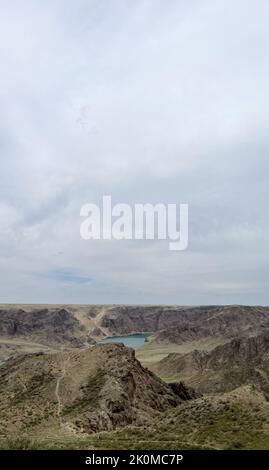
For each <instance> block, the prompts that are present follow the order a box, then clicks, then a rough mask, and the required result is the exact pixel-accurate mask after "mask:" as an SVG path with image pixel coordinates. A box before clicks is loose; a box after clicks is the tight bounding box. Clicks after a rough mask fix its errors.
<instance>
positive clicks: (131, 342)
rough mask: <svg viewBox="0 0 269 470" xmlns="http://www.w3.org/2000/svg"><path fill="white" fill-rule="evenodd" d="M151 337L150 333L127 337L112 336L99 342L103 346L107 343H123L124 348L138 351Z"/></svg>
mask: <svg viewBox="0 0 269 470" xmlns="http://www.w3.org/2000/svg"><path fill="white" fill-rule="evenodd" d="M148 336H150V333H137V334H135V335H126V336H110V337H108V338H104V339H102V340H101V341H99V342H100V343H102V344H106V343H123V344H124V346H128V347H130V348H134V349H138V348H140V347H141V346H143V344H144V343H145V341H146V338H147V337H148Z"/></svg>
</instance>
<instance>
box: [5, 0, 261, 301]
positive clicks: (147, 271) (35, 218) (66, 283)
mask: <svg viewBox="0 0 269 470" xmlns="http://www.w3.org/2000/svg"><path fill="white" fill-rule="evenodd" d="M0 6H1V10H0V64H1V75H0V102H1V108H0V120H1V122H0V123H1V126H0V151H1V167H0V302H11V303H16V302H24V303H31V302H34V303H35V302H38V303H57V302H59V303H71V302H72V303H177V304H211V303H244V304H266V305H269V286H268V279H269V249H268V245H269V217H268V215H269V211H268V204H269V189H268V186H269V185H268V173H269V171H268V170H269V158H268V151H269V133H268V129H269V122H268V121H269V93H268V86H269V85H268V84H269V61H268V57H269V50H268V49H269V29H268V21H269V3H268V0H237V1H234V0H169V1H164V0H134V1H130V0H76V1H71V0H46V2H44V1H42V0H25V1H21V0H17V1H16V0H10V1H9V2H7V1H5V0H0ZM103 194H111V196H112V200H113V202H115V203H117V202H125V203H130V204H133V203H136V202H138V203H141V202H142V203H143V202H151V203H156V202H164V203H168V202H170V203H188V204H189V219H190V222H189V224H190V225H189V232H190V236H189V246H188V249H187V250H186V251H184V252H173V251H169V250H168V243H167V242H166V241H88V242H86V241H84V240H81V238H80V234H79V230H80V223H81V218H80V215H79V213H80V207H81V205H82V204H84V203H86V202H96V203H98V202H100V201H101V198H102V196H103Z"/></svg>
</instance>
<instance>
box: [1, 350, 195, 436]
mask: <svg viewBox="0 0 269 470" xmlns="http://www.w3.org/2000/svg"><path fill="white" fill-rule="evenodd" d="M0 394H1V403H0V434H1V430H2V432H3V431H4V430H7V428H8V430H9V432H13V431H19V430H21V431H22V432H23V431H25V430H27V432H30V431H31V430H32V431H33V432H37V433H38V432H41V433H43V432H46V431H45V430H47V432H49V433H51V432H52V431H53V429H55V430H56V431H57V432H58V433H59V428H60V429H61V432H62V433H67V434H68V433H71V434H76V433H81V432H82V433H83V432H86V433H91V432H96V431H100V430H112V429H115V428H117V427H121V426H126V425H129V424H142V423H145V421H146V420H147V419H148V418H152V417H156V416H157V415H158V414H159V413H161V412H163V411H165V410H167V409H169V408H170V407H175V406H177V405H178V404H179V403H180V402H181V401H182V400H185V399H189V398H192V397H194V396H195V393H194V392H193V390H188V389H187V387H185V386H184V385H183V384H178V385H177V386H176V385H175V384H173V385H172V386H170V385H168V384H166V383H165V382H163V381H162V380H161V379H160V378H158V377H157V376H156V375H155V374H153V373H152V372H150V371H149V370H147V369H145V368H144V367H142V365H141V364H140V362H139V361H138V360H137V359H136V358H135V355H134V350H132V349H130V348H126V347H125V346H123V345H120V344H105V345H96V346H93V347H91V348H89V349H87V350H74V351H71V352H60V353H56V354H32V355H27V356H22V357H17V358H13V359H10V360H8V361H7V362H6V363H5V364H3V365H2V366H1V367H0Z"/></svg>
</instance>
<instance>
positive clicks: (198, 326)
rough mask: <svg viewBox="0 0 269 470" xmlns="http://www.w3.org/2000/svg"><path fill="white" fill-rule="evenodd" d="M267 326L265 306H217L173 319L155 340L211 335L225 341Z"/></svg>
mask: <svg viewBox="0 0 269 470" xmlns="http://www.w3.org/2000/svg"><path fill="white" fill-rule="evenodd" d="M268 327H269V308H268V307H246V306H236V305H234V306H219V307H214V308H213V307H211V308H210V309H208V310H206V311H205V310H203V311H201V312H200V314H198V315H195V316H193V315H190V316H189V317H188V316H187V320H186V317H185V318H184V319H183V320H181V319H180V320H178V321H176V322H175V323H174V324H173V325H172V326H168V327H166V328H164V329H162V330H160V331H158V332H157V333H156V334H155V335H154V341H155V342H158V343H162V342H163V343H174V344H183V343H186V342H189V341H198V340H201V339H205V338H212V337H213V338H215V339H216V338H222V339H226V340H227V341H228V340H230V339H231V338H236V337H238V336H241V335H244V336H251V335H253V334H257V333H259V332H261V331H263V330H264V329H266V328H268Z"/></svg>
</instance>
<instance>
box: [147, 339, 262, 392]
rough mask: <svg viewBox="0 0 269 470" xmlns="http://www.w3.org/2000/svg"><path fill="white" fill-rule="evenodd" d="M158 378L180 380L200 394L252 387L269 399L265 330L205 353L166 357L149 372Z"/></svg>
mask: <svg viewBox="0 0 269 470" xmlns="http://www.w3.org/2000/svg"><path fill="white" fill-rule="evenodd" d="M153 369H154V370H155V372H156V373H158V374H160V376H161V377H166V378H169V377H170V378H173V379H175V378H177V377H180V378H181V379H182V380H184V381H185V382H186V384H188V385H191V386H194V387H195V388H196V389H197V390H199V391H200V392H203V393H220V392H222V393H223V392H227V391H231V390H233V389H235V388H236V387H239V386H241V385H248V384H250V385H251V384H252V385H254V386H255V387H257V388H258V389H259V390H261V391H262V392H263V393H264V395H265V397H266V398H267V399H269V330H268V331H266V332H264V333H261V334H259V335H257V336H253V337H242V338H237V339H233V340H232V341H230V342H228V343H226V344H224V345H221V346H217V347H216V348H215V349H213V350H212V351H209V352H204V351H197V350H195V351H192V352H190V353H188V354H177V353H172V354H169V355H168V356H167V357H166V358H164V359H162V360H161V361H160V362H159V363H158V364H156V365H155V366H154V368H153Z"/></svg>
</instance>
